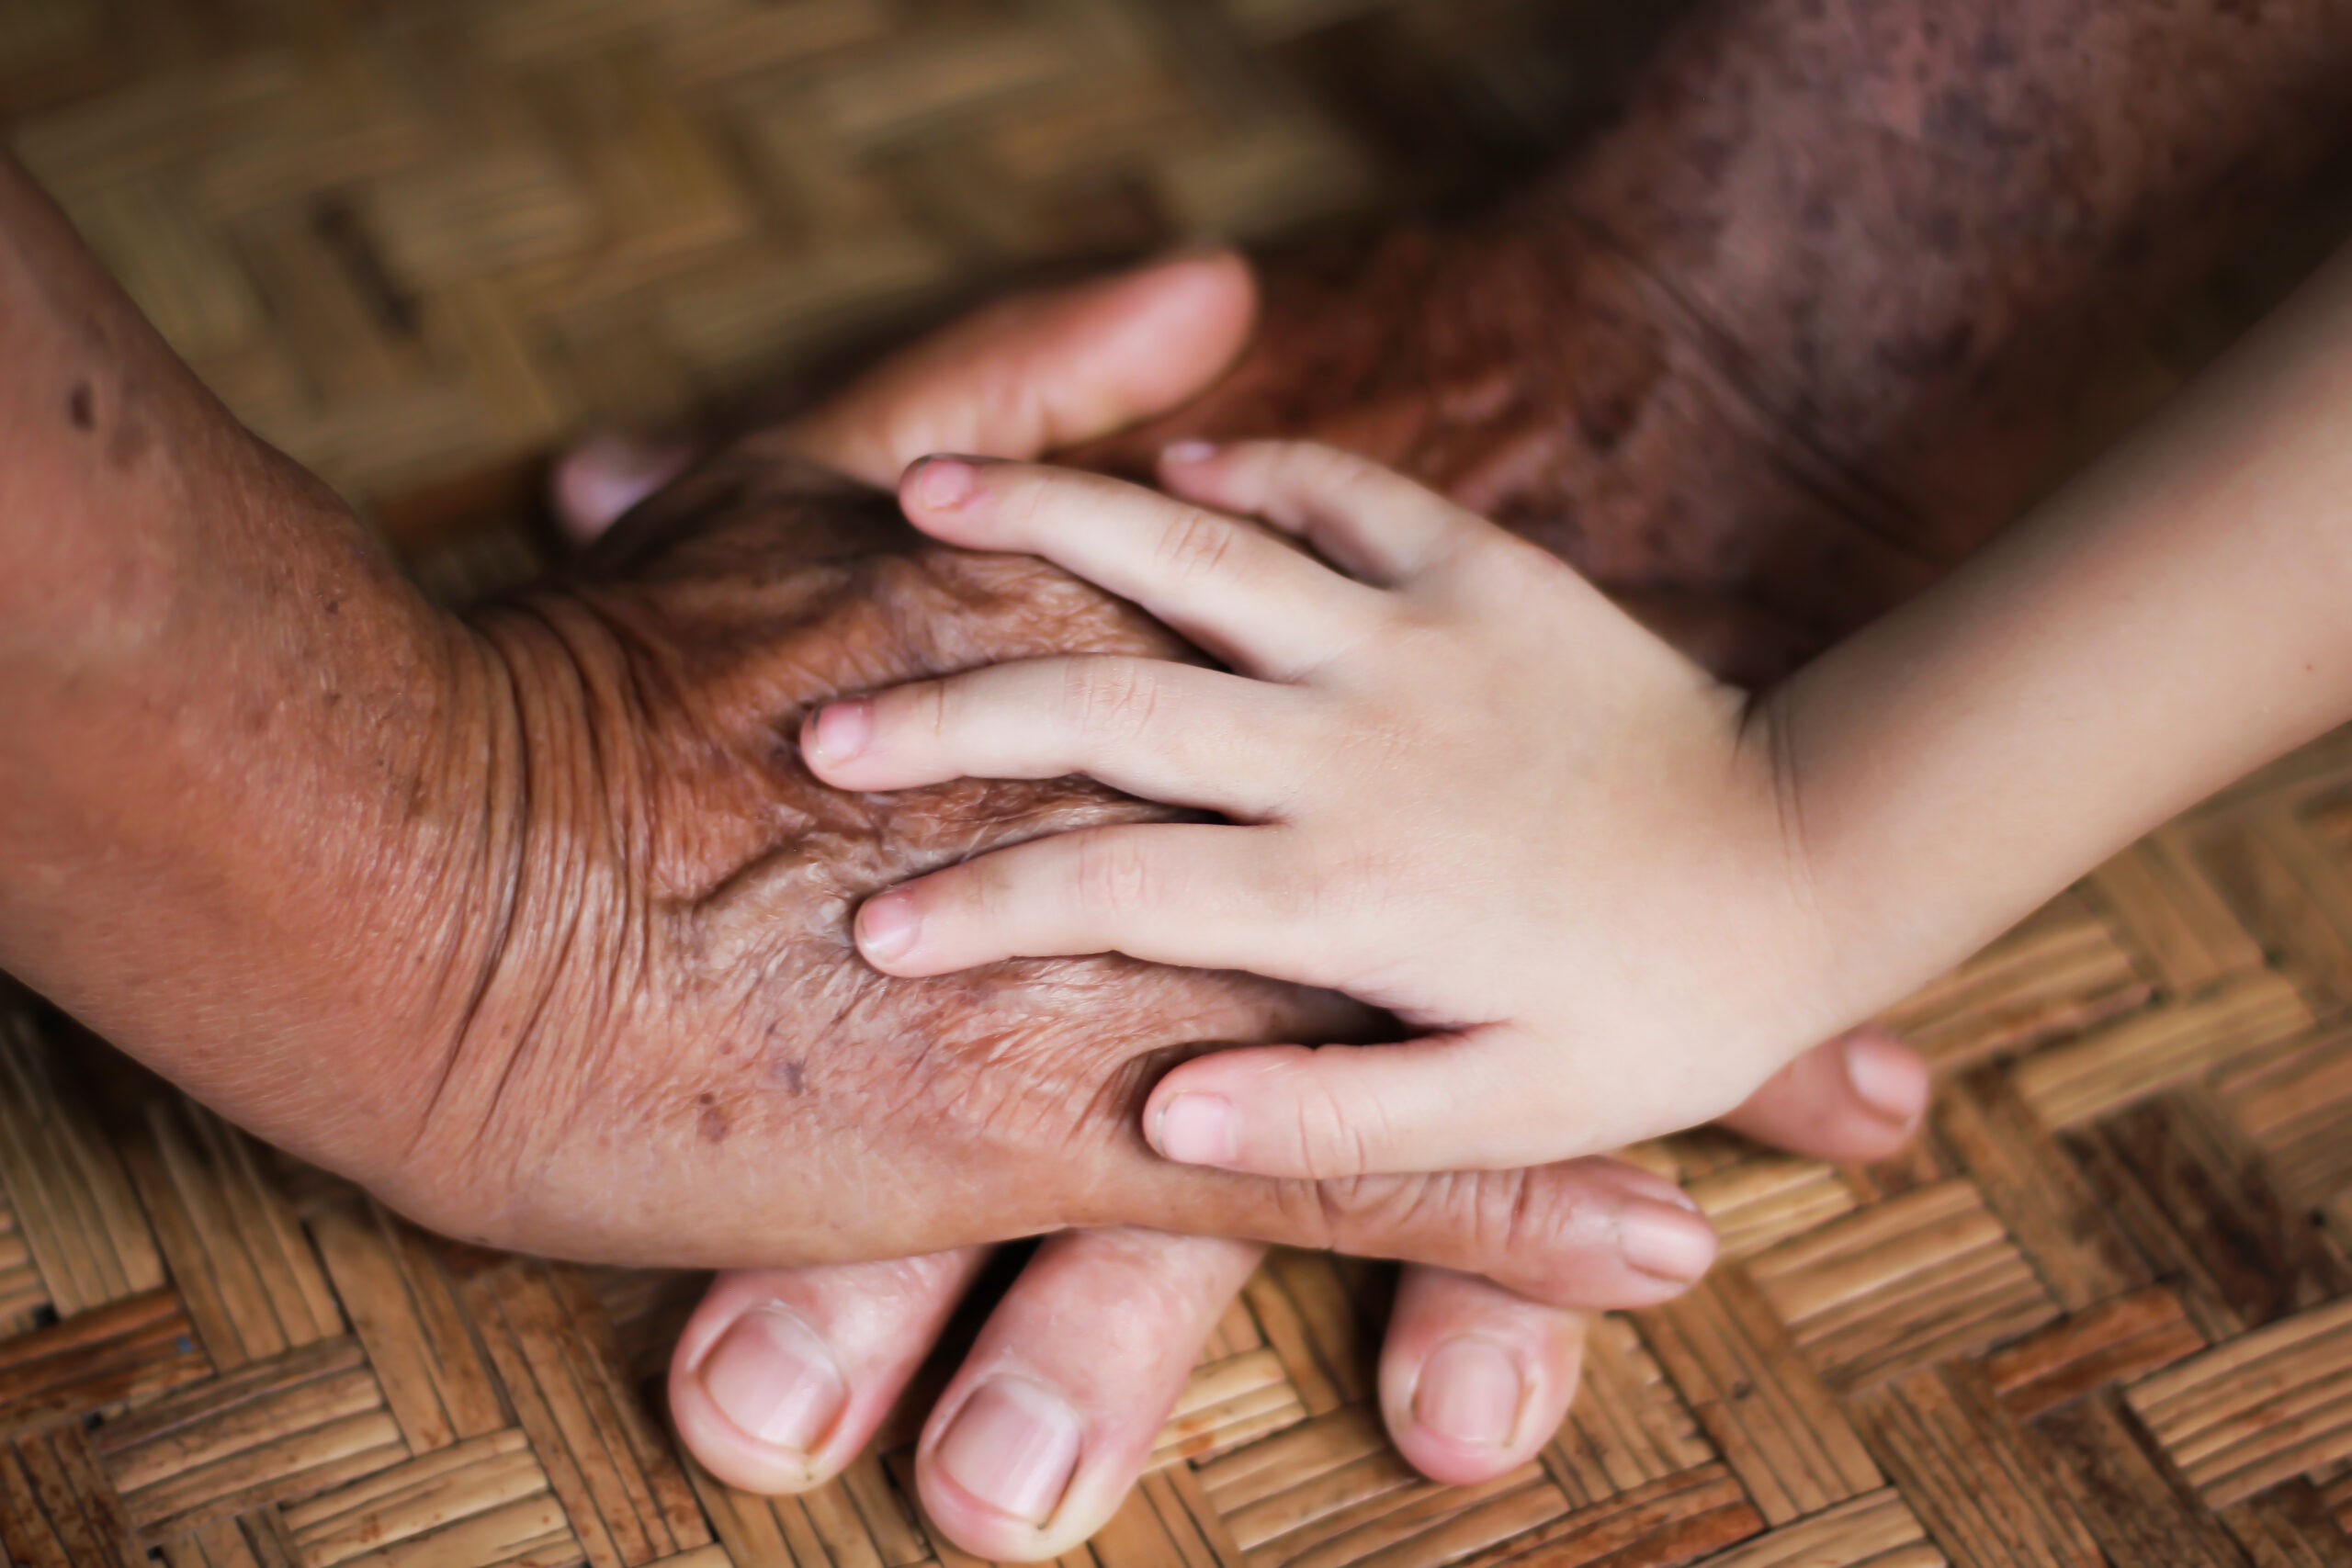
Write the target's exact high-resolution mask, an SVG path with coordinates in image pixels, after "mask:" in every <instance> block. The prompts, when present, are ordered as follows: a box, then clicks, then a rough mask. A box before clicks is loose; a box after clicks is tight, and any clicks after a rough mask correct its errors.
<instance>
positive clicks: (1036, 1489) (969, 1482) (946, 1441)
mask: <svg viewBox="0 0 2352 1568" xmlns="http://www.w3.org/2000/svg"><path fill="white" fill-rule="evenodd" d="M1079 1431H1080V1428H1079V1421H1078V1413H1077V1412H1076V1411H1074V1410H1072V1409H1071V1408H1070V1407H1069V1405H1068V1404H1064V1403H1063V1402H1062V1401H1061V1399H1060V1398H1059V1397H1057V1395H1055V1394H1054V1393H1051V1392H1050V1391H1048V1390H1046V1389H1044V1388H1040V1387H1039V1386H1038V1385H1036V1384H1035V1383H1033V1382H1025V1381H1023V1380H1022V1379H1019V1378H991V1379H989V1381H988V1382H984V1383H982V1384H981V1385H980V1386H979V1387H978V1389H976V1390H974V1391H973V1393H972V1397H971V1398H969V1399H967V1400H966V1401H965V1402H964V1408H963V1409H961V1410H959V1411H957V1412H956V1422H955V1425H953V1426H951V1427H948V1428H947V1435H946V1436H945V1437H944V1438H940V1439H939V1449H938V1452H937V1459H938V1462H939V1467H940V1469H942V1470H944V1471H945V1472H947V1474H948V1476H949V1477H950V1478H952V1479H953V1480H954V1481H955V1483H956V1484H957V1485H958V1486H961V1487H962V1488H963V1489H964V1490H965V1491H967V1492H968V1493H970V1494H971V1495H973V1496H975V1497H977V1498H978V1499H979V1500H980V1501H981V1502H983V1503H986V1504H987V1505H988V1506H990V1507H992V1508H995V1509H997V1510H999V1511H1000V1512H1002V1513H1006V1514H1010V1515H1012V1517H1014V1518H1017V1519H1026V1520H1028V1521H1029V1522H1030V1523H1031V1524H1033V1525H1042V1524H1044V1523H1045V1522H1046V1519H1048V1518H1049V1517H1052V1515H1053V1512H1054V1508H1055V1506H1057V1505H1058V1504H1059V1503H1060V1502H1061V1500H1062V1493H1063V1492H1064V1491H1065V1490H1067V1489H1068V1488H1069V1478H1070V1474H1071V1472H1073V1471H1075V1470H1076V1469H1077V1468H1078V1445H1079Z"/></svg>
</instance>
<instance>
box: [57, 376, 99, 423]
mask: <svg viewBox="0 0 2352 1568" xmlns="http://www.w3.org/2000/svg"><path fill="white" fill-rule="evenodd" d="M65 412H66V415H67V417H69V418H71V419H72V420H73V421H74V429H76V430H95V429H96V428H97V424H98V414H97V399H96V395H95V394H94V393H93V392H92V391H91V390H90V384H89V383H88V382H87V381H76V382H74V392H73V395H72V396H70V397H68V398H67V399H66V400H65Z"/></svg>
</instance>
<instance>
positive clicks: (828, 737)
mask: <svg viewBox="0 0 2352 1568" xmlns="http://www.w3.org/2000/svg"><path fill="white" fill-rule="evenodd" d="M871 739H874V705H873V704H872V703H869V702H862V701H861V702H848V703H828V704H826V705H824V706H823V707H821V708H819V709H818V710H817V716H816V718H815V720H814V721H813V722H811V723H810V724H809V739H808V742H807V750H808V752H809V757H810V759H811V760H812V761H819V762H845V761H849V759H851V758H852V757H854V756H856V755H857V754H858V753H859V752H861V751H863V750H865V746H866V742H868V741H869V740H871Z"/></svg>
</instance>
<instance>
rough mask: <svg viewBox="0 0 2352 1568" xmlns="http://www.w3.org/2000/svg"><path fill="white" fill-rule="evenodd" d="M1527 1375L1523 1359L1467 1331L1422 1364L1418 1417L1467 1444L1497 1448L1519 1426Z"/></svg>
mask: <svg viewBox="0 0 2352 1568" xmlns="http://www.w3.org/2000/svg"><path fill="white" fill-rule="evenodd" d="M1526 1400H1527V1379H1526V1377H1525V1376H1524V1375H1523V1374H1521V1371H1520V1370H1519V1359H1518V1358H1517V1357H1515V1356H1513V1355H1512V1354H1511V1353H1510V1351H1509V1350H1506V1349H1504V1348H1502V1347H1501V1346H1499V1345H1498V1344H1495V1343H1494V1342H1493V1341H1492V1340H1487V1339H1479V1338H1475V1337H1471V1336H1469V1335H1466V1334H1465V1335H1463V1336H1461V1337H1458V1338H1454V1339H1449V1340H1447V1341H1446V1342H1445V1343H1444V1344H1442V1345H1441V1346H1439V1347H1438V1348H1437V1349H1436V1350H1435V1351H1434V1352H1433V1353H1432V1354H1431V1355H1430V1359H1428V1360H1427V1361H1426V1362H1424V1363H1422V1366H1421V1381H1420V1382H1419V1383H1418V1384H1416V1385H1415V1387H1414V1389H1413V1419H1414V1421H1415V1422H1417V1423H1418V1424H1419V1425H1420V1426H1423V1427H1428V1428H1429V1429H1430V1431H1432V1432H1435V1433H1437V1434H1438V1435H1439V1436H1440V1437H1442V1438H1452V1439H1453V1441H1454V1442H1456V1443H1458V1444H1460V1445H1461V1446H1462V1447H1464V1448H1465V1449H1498V1448H1501V1447H1502V1446H1503V1445H1504V1444H1506V1443H1508V1442H1510V1438H1511V1434H1512V1433H1513V1432H1515V1431H1517V1430H1518V1429H1519V1408H1520V1406H1521V1404H1525V1403H1526Z"/></svg>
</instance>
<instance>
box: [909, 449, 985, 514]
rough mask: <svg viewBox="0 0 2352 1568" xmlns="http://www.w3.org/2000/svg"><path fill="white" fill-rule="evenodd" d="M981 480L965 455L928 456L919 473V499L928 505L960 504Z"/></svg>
mask: <svg viewBox="0 0 2352 1568" xmlns="http://www.w3.org/2000/svg"><path fill="white" fill-rule="evenodd" d="M978 482H979V474H978V471H977V470H976V469H975V468H973V467H972V465H971V464H969V463H967V462H966V461H964V460H963V459H962V458H961V457H926V458H924V459H923V465H922V472H921V473H919V474H917V475H916V476H915V499H916V500H918V501H920V502H922V503H923V504H924V505H925V506H956V505H960V504H962V502H963V501H964V499H965V498H966V497H967V496H968V495H970V494H971V493H972V489H973V487H974V486H975V485H977V484H978Z"/></svg>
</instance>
